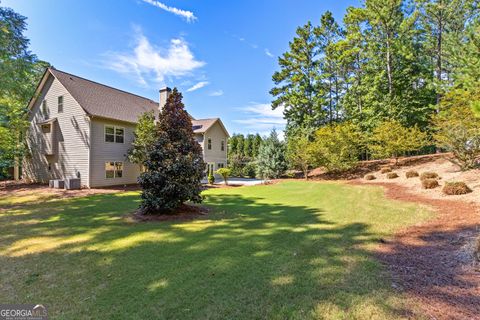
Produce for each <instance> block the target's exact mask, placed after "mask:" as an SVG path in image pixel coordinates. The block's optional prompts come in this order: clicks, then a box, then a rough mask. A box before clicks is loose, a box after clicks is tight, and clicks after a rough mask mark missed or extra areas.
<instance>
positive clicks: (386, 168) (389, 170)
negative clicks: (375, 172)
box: [380, 167, 392, 173]
mask: <svg viewBox="0 0 480 320" xmlns="http://www.w3.org/2000/svg"><path fill="white" fill-rule="evenodd" d="M389 172H392V168H390V167H383V168H382V169H380V173H389Z"/></svg>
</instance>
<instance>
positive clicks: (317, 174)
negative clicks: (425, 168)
mask: <svg viewBox="0 0 480 320" xmlns="http://www.w3.org/2000/svg"><path fill="white" fill-rule="evenodd" d="M449 157H451V154H450V153H436V154H427V155H421V156H411V157H402V158H399V159H398V163H395V160H394V159H383V160H368V161H360V162H359V163H358V165H357V166H356V167H355V168H353V169H351V170H347V171H344V172H326V171H325V170H324V169H322V168H316V169H313V170H311V171H310V172H309V173H308V177H309V178H310V179H312V180H354V179H359V178H362V177H363V176H365V175H366V174H369V173H372V172H374V171H379V170H380V169H381V168H382V167H383V166H390V167H392V169H398V168H401V167H406V166H413V165H419V164H423V163H429V162H432V161H435V160H437V159H441V158H445V159H448V158H449Z"/></svg>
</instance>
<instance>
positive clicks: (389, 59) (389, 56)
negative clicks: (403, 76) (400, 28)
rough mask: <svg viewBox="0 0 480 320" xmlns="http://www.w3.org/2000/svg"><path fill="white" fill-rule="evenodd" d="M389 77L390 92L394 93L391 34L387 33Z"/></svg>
mask: <svg viewBox="0 0 480 320" xmlns="http://www.w3.org/2000/svg"><path fill="white" fill-rule="evenodd" d="M387 77H388V93H389V94H390V95H392V93H393V77H392V57H391V52H390V34H388V33H387Z"/></svg>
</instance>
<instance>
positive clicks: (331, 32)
mask: <svg viewBox="0 0 480 320" xmlns="http://www.w3.org/2000/svg"><path fill="white" fill-rule="evenodd" d="M315 35H316V36H317V41H318V46H319V50H320V52H322V53H323V55H322V57H320V59H319V62H320V75H321V82H322V84H323V88H324V98H323V101H324V104H325V106H324V110H325V113H326V114H327V122H328V123H332V122H333V121H335V120H338V118H339V113H340V108H341V106H340V99H341V94H342V91H343V90H342V89H341V86H342V82H343V81H342V79H341V78H342V74H341V63H340V56H341V50H340V48H338V47H337V44H338V42H339V41H340V39H341V38H342V37H343V31H342V29H341V28H340V26H339V25H338V23H337V22H336V21H335V19H334V18H333V15H332V13H331V12H330V11H327V12H325V13H324V14H323V15H322V18H321V20H320V26H319V27H318V28H315Z"/></svg>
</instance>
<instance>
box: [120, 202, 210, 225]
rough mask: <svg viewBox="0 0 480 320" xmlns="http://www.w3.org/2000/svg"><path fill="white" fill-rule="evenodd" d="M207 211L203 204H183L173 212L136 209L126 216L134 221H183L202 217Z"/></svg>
mask: <svg viewBox="0 0 480 320" xmlns="http://www.w3.org/2000/svg"><path fill="white" fill-rule="evenodd" d="M209 212H210V209H209V208H207V207H205V206H200V205H190V204H183V205H182V206H180V207H179V208H178V209H177V210H175V211H174V212H169V213H159V214H143V212H142V211H141V210H137V211H135V212H134V213H132V214H129V215H128V216H126V217H127V219H132V220H133V221H136V222H158V221H185V220H194V219H200V218H204V217H205V216H206V215H207V214H208V213H209Z"/></svg>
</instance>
